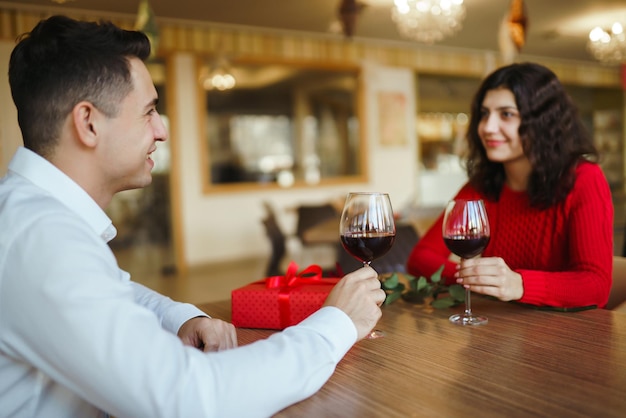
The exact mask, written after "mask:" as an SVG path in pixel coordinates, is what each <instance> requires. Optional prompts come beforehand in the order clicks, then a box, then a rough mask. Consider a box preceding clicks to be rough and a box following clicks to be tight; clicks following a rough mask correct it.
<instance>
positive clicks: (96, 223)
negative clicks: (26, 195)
mask: <svg viewBox="0 0 626 418" xmlns="http://www.w3.org/2000/svg"><path fill="white" fill-rule="evenodd" d="M9 170H10V171H12V172H14V173H16V174H19V175H20V176H22V177H24V178H26V179H27V180H29V181H31V182H32V183H33V184H35V185H36V186H37V187H40V188H41V189H43V190H45V191H46V192H48V193H49V194H50V195H51V196H53V197H54V198H56V199H57V200H59V201H60V202H62V203H63V204H64V205H65V206H67V207H68V208H69V209H70V210H71V211H73V212H75V213H76V214H77V215H78V216H79V217H81V218H82V219H83V220H84V221H85V222H87V224H88V225H89V226H91V228H92V229H93V230H94V231H95V232H96V233H97V234H98V235H99V236H100V237H102V239H103V240H104V241H105V242H109V241H110V240H112V239H113V238H115V235H116V234H117V231H116V229H115V227H114V226H113V223H112V221H111V219H110V218H109V217H108V216H107V214H106V213H105V212H104V211H103V210H102V208H101V207H100V206H98V204H97V203H96V202H95V200H93V199H92V198H91V196H89V194H88V193H87V192H86V191H85V190H84V189H83V188H82V187H80V186H79V185H78V184H77V183H76V182H75V181H74V180H72V179H71V178H70V177H68V176H67V175H66V174H65V173H63V172H62V171H61V170H59V169H58V168H57V167H55V166H54V165H53V164H52V163H51V162H49V161H48V160H46V159H45V158H43V157H41V156H40V155H38V154H36V153H34V152H33V151H31V150H29V149H26V148H24V147H19V148H18V149H17V152H16V153H15V155H14V156H13V159H12V160H11V162H10V163H9Z"/></svg>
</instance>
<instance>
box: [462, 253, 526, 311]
mask: <svg viewBox="0 0 626 418" xmlns="http://www.w3.org/2000/svg"><path fill="white" fill-rule="evenodd" d="M457 269H458V270H457V272H456V273H455V275H454V276H455V277H456V278H457V280H456V282H457V283H458V284H461V285H463V286H464V287H465V288H466V289H467V288H469V289H470V290H471V291H472V292H475V293H481V294H483V295H488V296H493V297H495V298H498V299H500V300H502V301H505V302H508V301H511V300H519V299H521V298H522V296H524V283H523V281H522V275H521V274H519V273H516V272H515V271H513V270H511V268H510V267H509V266H508V265H507V264H506V263H505V262H504V260H503V259H502V258H500V257H481V258H471V259H462V260H461V262H460V263H459V265H458V267H457Z"/></svg>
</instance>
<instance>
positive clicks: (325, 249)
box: [295, 203, 340, 269]
mask: <svg viewBox="0 0 626 418" xmlns="http://www.w3.org/2000/svg"><path fill="white" fill-rule="evenodd" d="M296 214H297V223H296V230H295V236H296V238H297V239H298V242H299V244H300V251H299V258H300V263H301V264H302V265H310V264H317V265H320V266H321V267H322V268H324V269H334V268H335V266H336V259H335V253H336V251H335V248H336V245H337V243H338V242H339V216H340V214H339V213H338V212H337V210H336V209H335V207H334V206H333V205H332V204H331V203H324V204H320V205H300V206H298V207H297V208H296ZM335 221H336V223H337V226H336V234H333V236H332V240H331V241H328V242H326V241H324V240H322V241H321V242H320V241H310V240H308V239H307V231H309V230H311V229H312V228H315V227H320V226H322V225H326V223H327V222H335Z"/></svg>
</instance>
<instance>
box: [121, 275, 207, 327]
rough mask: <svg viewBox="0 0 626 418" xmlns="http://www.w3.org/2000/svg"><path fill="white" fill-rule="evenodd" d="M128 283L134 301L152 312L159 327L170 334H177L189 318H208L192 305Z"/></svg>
mask: <svg viewBox="0 0 626 418" xmlns="http://www.w3.org/2000/svg"><path fill="white" fill-rule="evenodd" d="M129 283H130V286H132V288H133V293H134V295H135V301H136V302H137V303H138V304H139V305H142V306H144V307H146V308H148V309H150V310H151V311H152V312H154V314H155V315H156V316H157V318H158V319H159V321H160V323H161V326H162V327H163V328H164V329H166V330H168V331H169V332H171V333H172V334H178V330H179V329H180V327H181V326H182V325H183V324H184V323H185V322H187V321H188V320H190V319H191V318H196V317H198V316H205V317H209V316H208V315H207V314H206V313H204V312H202V311H201V310H200V309H198V308H197V307H196V306H194V305H192V304H189V303H181V302H176V301H173V300H172V299H171V298H169V297H167V296H164V295H162V294H160V293H158V292H155V291H154V290H152V289H149V288H147V287H146V286H144V285H142V284H139V283H136V282H132V281H131V282H129Z"/></svg>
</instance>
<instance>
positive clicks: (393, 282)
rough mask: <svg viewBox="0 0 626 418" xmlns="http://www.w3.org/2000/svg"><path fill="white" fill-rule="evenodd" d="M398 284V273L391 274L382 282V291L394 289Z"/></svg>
mask: <svg viewBox="0 0 626 418" xmlns="http://www.w3.org/2000/svg"><path fill="white" fill-rule="evenodd" d="M399 283H400V280H399V279H398V273H393V274H392V275H391V276H389V277H387V278H386V279H385V280H384V281H383V289H388V290H392V289H395V288H396V287H397V286H398V284H399Z"/></svg>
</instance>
